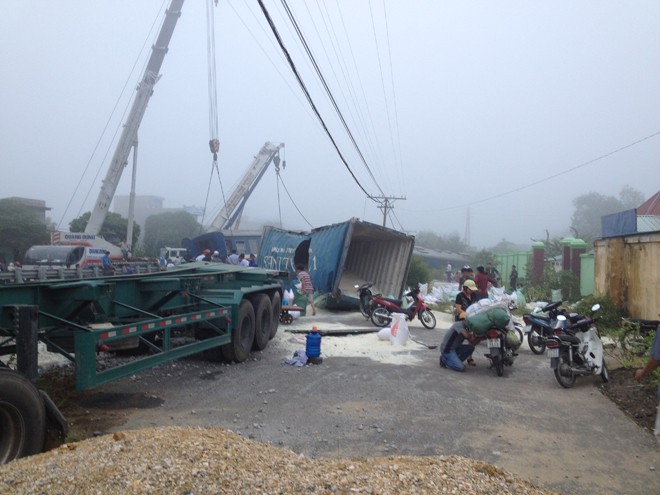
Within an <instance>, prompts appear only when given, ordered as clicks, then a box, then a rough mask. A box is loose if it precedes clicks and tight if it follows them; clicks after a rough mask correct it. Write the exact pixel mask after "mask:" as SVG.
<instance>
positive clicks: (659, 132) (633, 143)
mask: <svg viewBox="0 0 660 495" xmlns="http://www.w3.org/2000/svg"><path fill="white" fill-rule="evenodd" d="M658 135H660V131H657V132H654V133H653V134H649V135H648V136H645V137H643V138H641V139H638V140H637V141H634V142H632V143H629V144H627V145H625V146H621V147H620V148H617V149H615V150H612V151H610V152H608V153H605V154H603V155H600V156H597V157H596V158H592V159H591V160H588V161H586V162H583V163H580V164H579V165H576V166H574V167H571V168H568V169H566V170H563V171H561V172H557V173H556V174H552V175H549V176H547V177H544V178H542V179H539V180H535V181H534V182H530V183H529V184H526V185H524V186H520V187H516V188H514V189H510V190H508V191H505V192H502V193H499V194H495V195H493V196H488V197H487V198H483V199H479V200H475V201H472V202H470V203H465V204H462V205H456V206H449V207H447V208H440V209H437V210H415V211H418V212H441V211H449V210H455V209H458V208H465V207H467V206H472V205H476V204H480V203H485V202H487V201H492V200H493V199H499V198H502V197H504V196H508V195H510V194H513V193H515V192H518V191H522V190H524V189H529V188H530V187H533V186H536V185H538V184H542V183H543V182H547V181H549V180H552V179H556V178H557V177H560V176H562V175H566V174H568V173H571V172H574V171H575V170H577V169H580V168H582V167H586V166H587V165H591V164H592V163H595V162H597V161H600V160H602V159H604V158H607V157H609V156H612V155H614V154H616V153H619V152H621V151H623V150H626V149H628V148H632V147H633V146H635V145H638V144H639V143H643V142H644V141H647V140H649V139H651V138H654V137H656V136H658Z"/></svg>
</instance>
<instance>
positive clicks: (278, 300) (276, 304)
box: [270, 291, 282, 339]
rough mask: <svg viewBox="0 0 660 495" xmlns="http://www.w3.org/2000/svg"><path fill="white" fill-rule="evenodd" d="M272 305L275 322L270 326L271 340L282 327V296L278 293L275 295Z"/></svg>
mask: <svg viewBox="0 0 660 495" xmlns="http://www.w3.org/2000/svg"><path fill="white" fill-rule="evenodd" d="M271 305H272V306H273V322H272V323H271V324H270V338H271V339H272V338H273V337H275V335H276V334H277V329H278V328H279V326H280V313H281V312H282V295H281V294H280V293H279V292H278V291H275V293H274V294H273V299H272V301H271Z"/></svg>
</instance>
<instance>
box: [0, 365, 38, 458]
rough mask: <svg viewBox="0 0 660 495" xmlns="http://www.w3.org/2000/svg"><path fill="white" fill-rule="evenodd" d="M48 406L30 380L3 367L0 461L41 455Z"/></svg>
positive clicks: (0, 372) (1, 381)
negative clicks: (46, 406)
mask: <svg viewBox="0 0 660 495" xmlns="http://www.w3.org/2000/svg"><path fill="white" fill-rule="evenodd" d="M45 434H46V409H45V407H44V403H43V401H42V400H41V396H40V395H39V391H38V390H37V388H36V387H35V386H34V385H32V383H31V382H30V380H28V379H27V378H25V377H24V376H23V375H21V374H20V373H18V372H16V371H13V370H6V369H0V464H4V463H6V462H9V461H11V460H13V459H18V458H19V457H25V456H28V455H33V454H38V453H39V452H41V451H42V449H43V446H44V439H45Z"/></svg>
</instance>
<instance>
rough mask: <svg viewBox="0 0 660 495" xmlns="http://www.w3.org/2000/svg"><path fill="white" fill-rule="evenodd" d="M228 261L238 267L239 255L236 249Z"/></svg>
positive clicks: (232, 251)
mask: <svg viewBox="0 0 660 495" xmlns="http://www.w3.org/2000/svg"><path fill="white" fill-rule="evenodd" d="M227 261H229V264H230V265H238V261H239V260H238V254H236V249H235V248H234V249H232V250H231V254H230V255H229V257H228V258H227Z"/></svg>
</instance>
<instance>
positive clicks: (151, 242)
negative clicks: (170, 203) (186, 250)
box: [144, 210, 201, 256]
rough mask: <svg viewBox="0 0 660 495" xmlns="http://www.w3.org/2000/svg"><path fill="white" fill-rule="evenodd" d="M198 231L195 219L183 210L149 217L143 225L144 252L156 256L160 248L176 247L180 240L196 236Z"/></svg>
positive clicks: (198, 227)
mask: <svg viewBox="0 0 660 495" xmlns="http://www.w3.org/2000/svg"><path fill="white" fill-rule="evenodd" d="M200 229H201V226H200V225H199V223H198V222H197V220H196V219H195V217H194V216H193V215H191V214H190V213H188V212H186V211H183V210H181V211H171V212H165V213H158V214H156V215H151V216H150V217H148V218H147V220H146V222H145V223H144V248H145V251H146V253H147V254H148V255H151V256H158V254H159V251H160V248H161V247H164V246H172V247H178V246H180V245H181V239H183V238H184V237H194V236H196V235H198V234H199V233H200Z"/></svg>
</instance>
